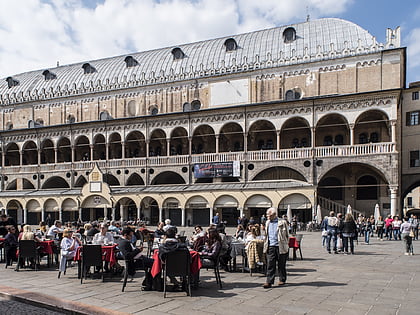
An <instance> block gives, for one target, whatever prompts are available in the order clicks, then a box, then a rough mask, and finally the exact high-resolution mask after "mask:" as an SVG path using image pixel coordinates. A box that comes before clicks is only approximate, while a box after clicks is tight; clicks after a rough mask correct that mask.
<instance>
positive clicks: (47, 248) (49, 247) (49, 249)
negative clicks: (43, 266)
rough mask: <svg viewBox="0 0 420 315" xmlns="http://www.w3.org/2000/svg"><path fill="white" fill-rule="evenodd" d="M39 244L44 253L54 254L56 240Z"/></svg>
mask: <svg viewBox="0 0 420 315" xmlns="http://www.w3.org/2000/svg"><path fill="white" fill-rule="evenodd" d="M37 246H40V247H41V249H40V253H44V254H48V255H52V254H54V251H53V246H54V241H53V240H48V241H41V242H38V243H37Z"/></svg>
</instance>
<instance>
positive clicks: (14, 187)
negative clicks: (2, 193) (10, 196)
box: [6, 179, 17, 190]
mask: <svg viewBox="0 0 420 315" xmlns="http://www.w3.org/2000/svg"><path fill="white" fill-rule="evenodd" d="M6 190H17V179H14V180H12V181H11V182H10V183H8V184H7V186H6Z"/></svg>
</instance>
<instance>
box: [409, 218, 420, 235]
mask: <svg viewBox="0 0 420 315" xmlns="http://www.w3.org/2000/svg"><path fill="white" fill-rule="evenodd" d="M410 223H411V229H412V230H413V232H414V237H413V240H416V241H417V240H418V239H419V220H418V219H417V215H415V214H413V215H412V216H411V222H410Z"/></svg>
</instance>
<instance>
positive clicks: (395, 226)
mask: <svg viewBox="0 0 420 315" xmlns="http://www.w3.org/2000/svg"><path fill="white" fill-rule="evenodd" d="M401 224H402V221H401V220H400V217H399V216H397V215H396V216H394V221H392V232H393V234H394V240H396V241H398V240H400V241H401V230H400V228H401Z"/></svg>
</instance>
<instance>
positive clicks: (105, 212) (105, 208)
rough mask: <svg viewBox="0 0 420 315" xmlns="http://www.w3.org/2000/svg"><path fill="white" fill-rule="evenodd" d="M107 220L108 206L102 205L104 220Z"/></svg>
mask: <svg viewBox="0 0 420 315" xmlns="http://www.w3.org/2000/svg"><path fill="white" fill-rule="evenodd" d="M107 220H108V208H107V206H105V207H104V221H107Z"/></svg>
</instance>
